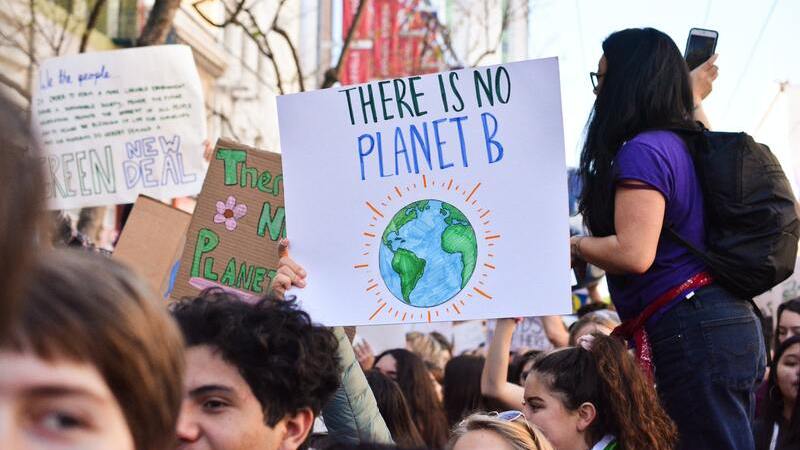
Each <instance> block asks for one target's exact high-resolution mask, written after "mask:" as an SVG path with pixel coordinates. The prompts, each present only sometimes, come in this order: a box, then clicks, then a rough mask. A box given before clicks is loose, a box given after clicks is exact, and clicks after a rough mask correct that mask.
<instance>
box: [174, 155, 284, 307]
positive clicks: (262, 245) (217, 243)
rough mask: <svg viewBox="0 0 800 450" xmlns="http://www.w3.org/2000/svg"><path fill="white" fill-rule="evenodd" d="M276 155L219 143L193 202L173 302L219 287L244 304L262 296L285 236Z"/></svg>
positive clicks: (277, 158)
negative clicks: (240, 297) (200, 188)
mask: <svg viewBox="0 0 800 450" xmlns="http://www.w3.org/2000/svg"><path fill="white" fill-rule="evenodd" d="M282 188H283V171H282V169H281V157H280V155H278V154H277V153H271V152H266V151H262V150H257V149H254V148H251V147H247V146H243V145H240V144H237V143H235V142H232V141H227V140H223V139H220V140H219V141H218V142H217V146H216V148H215V149H214V155H213V157H212V159H211V165H210V166H209V168H208V174H207V175H206V179H205V182H204V183H203V190H202V192H201V193H200V196H199V197H198V200H197V206H196V208H195V210H194V216H193V217H192V223H191V224H190V225H189V232H188V234H187V237H186V246H185V247H184V249H183V255H182V256H181V264H180V268H179V270H178V276H177V277H176V280H175V286H174V287H173V290H172V297H173V298H181V297H184V296H190V295H197V294H198V293H199V292H200V291H201V290H203V289H205V288H208V287H221V288H223V289H226V290H228V291H232V292H234V293H236V294H238V295H240V296H242V297H244V298H245V299H250V298H254V297H257V296H260V295H263V294H266V293H267V292H268V289H269V285H270V281H271V280H272V279H273V278H274V277H275V271H276V270H277V268H278V259H279V257H278V244H277V241H278V240H279V239H280V238H281V237H285V236H286V213H285V210H284V206H283V192H282Z"/></svg>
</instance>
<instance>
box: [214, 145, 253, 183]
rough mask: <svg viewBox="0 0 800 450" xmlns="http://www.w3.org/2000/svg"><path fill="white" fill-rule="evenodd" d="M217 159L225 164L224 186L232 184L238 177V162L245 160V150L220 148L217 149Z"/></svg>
mask: <svg viewBox="0 0 800 450" xmlns="http://www.w3.org/2000/svg"><path fill="white" fill-rule="evenodd" d="M216 158H217V159H219V160H221V161H222V162H223V163H224V164H225V186H233V185H234V184H236V181H237V179H238V175H239V171H238V170H236V169H237V168H238V167H239V163H242V164H244V163H245V162H246V161H247V152H246V151H244V150H234V149H230V148H221V149H219V150H217V156H216Z"/></svg>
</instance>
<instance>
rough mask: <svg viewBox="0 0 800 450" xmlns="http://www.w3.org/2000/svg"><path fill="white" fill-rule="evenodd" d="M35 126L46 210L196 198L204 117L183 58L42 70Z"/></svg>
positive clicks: (48, 65)
mask: <svg viewBox="0 0 800 450" xmlns="http://www.w3.org/2000/svg"><path fill="white" fill-rule="evenodd" d="M32 110H33V124H34V126H35V127H36V128H37V129H38V131H39V133H40V136H41V139H42V145H43V147H44V153H45V158H44V160H43V161H44V165H45V172H46V174H47V196H48V203H49V205H48V206H49V207H50V208H53V209H68V208H78V207H86V206H97V205H108V204H115V203H128V202H133V201H134V200H135V199H136V197H137V196H138V195H139V194H147V195H149V196H151V197H156V198H159V199H166V198H171V197H179V196H185V195H193V194H196V193H198V192H199V191H200V188H201V187H202V183H203V175H204V174H205V163H204V161H203V141H204V140H205V139H206V126H205V123H206V117H205V108H204V103H203V93H202V90H201V86H200V79H199V77H198V75H197V69H196V68H195V64H194V59H193V58H192V52H191V49H190V48H189V47H187V46H184V45H166V46H153V47H141V48H134V49H126V50H113V51H107V52H99V53H84V54H81V55H73V56H64V57H59V58H52V59H48V60H45V61H43V62H42V64H41V65H40V67H39V73H38V89H37V90H36V92H35V94H34V96H33V107H32Z"/></svg>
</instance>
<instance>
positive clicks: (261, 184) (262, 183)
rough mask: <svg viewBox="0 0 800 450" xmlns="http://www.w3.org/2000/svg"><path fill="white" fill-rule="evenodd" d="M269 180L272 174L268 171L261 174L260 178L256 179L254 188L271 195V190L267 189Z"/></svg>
mask: <svg viewBox="0 0 800 450" xmlns="http://www.w3.org/2000/svg"><path fill="white" fill-rule="evenodd" d="M270 180H272V174H271V173H269V171H268V170H265V171H263V172H261V176H260V177H258V182H257V183H256V188H258V190H259V191H261V192H263V193H265V194H270V193H272V189H271V188H270V187H269V182H270Z"/></svg>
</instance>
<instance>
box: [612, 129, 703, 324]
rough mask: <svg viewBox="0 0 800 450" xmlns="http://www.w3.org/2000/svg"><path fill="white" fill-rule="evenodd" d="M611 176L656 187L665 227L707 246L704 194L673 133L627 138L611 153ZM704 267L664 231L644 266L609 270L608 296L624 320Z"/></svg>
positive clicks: (653, 132) (685, 151) (657, 132)
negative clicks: (632, 271) (631, 271)
mask: <svg viewBox="0 0 800 450" xmlns="http://www.w3.org/2000/svg"><path fill="white" fill-rule="evenodd" d="M614 179H615V182H616V183H619V182H621V181H624V180H637V181H641V182H643V183H645V184H647V185H649V186H652V187H653V188H655V189H656V190H657V191H658V192H660V193H661V195H663V196H664V200H665V201H666V210H665V213H664V224H665V227H666V226H668V225H669V224H672V226H673V228H674V229H675V231H677V232H678V234H680V235H681V236H682V237H684V238H685V239H686V240H688V241H689V242H691V243H692V244H694V245H695V246H697V247H698V248H700V249H701V250H704V249H705V238H706V233H705V218H704V213H703V194H702V191H701V188H700V183H699V182H698V179H697V176H696V175H695V170H694V162H693V161H692V158H691V155H690V154H689V152H688V151H687V149H686V144H684V142H683V140H682V139H681V138H680V137H679V136H678V135H677V134H675V133H672V132H669V131H647V132H644V133H640V134H638V135H637V136H636V137H634V138H633V139H631V140H630V141H628V142H626V143H625V144H624V145H623V146H622V148H621V149H620V151H619V153H618V154H617V156H616V158H614ZM705 268H706V266H705V264H704V263H703V262H702V261H701V260H700V259H699V258H697V257H696V256H694V255H692V254H691V253H690V252H689V250H688V249H686V248H685V247H683V246H682V245H681V244H680V243H678V242H676V241H675V240H674V239H672V238H671V237H670V236H669V235H668V234H667V233H666V232H664V231H662V232H661V237H660V239H659V241H658V249H657V250H656V257H655V261H653V265H652V266H651V267H650V269H649V270H648V271H647V272H645V273H644V274H642V275H610V274H609V275H608V287H609V291H610V293H611V299H612V300H613V302H614V306H616V308H617V311H618V312H619V315H620V318H622V320H627V319H630V318H633V317H635V316H637V315H638V314H639V313H640V312H641V311H642V310H644V308H645V307H647V305H648V304H649V303H650V302H652V301H654V300H655V299H657V298H658V297H660V296H661V295H662V294H664V293H665V292H667V291H669V290H670V289H672V288H674V287H675V286H678V285H680V284H682V283H683V282H684V281H686V280H688V279H689V278H691V277H692V276H693V275H695V274H697V273H699V272H701V271H703V270H705ZM673 304H674V303H673Z"/></svg>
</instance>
